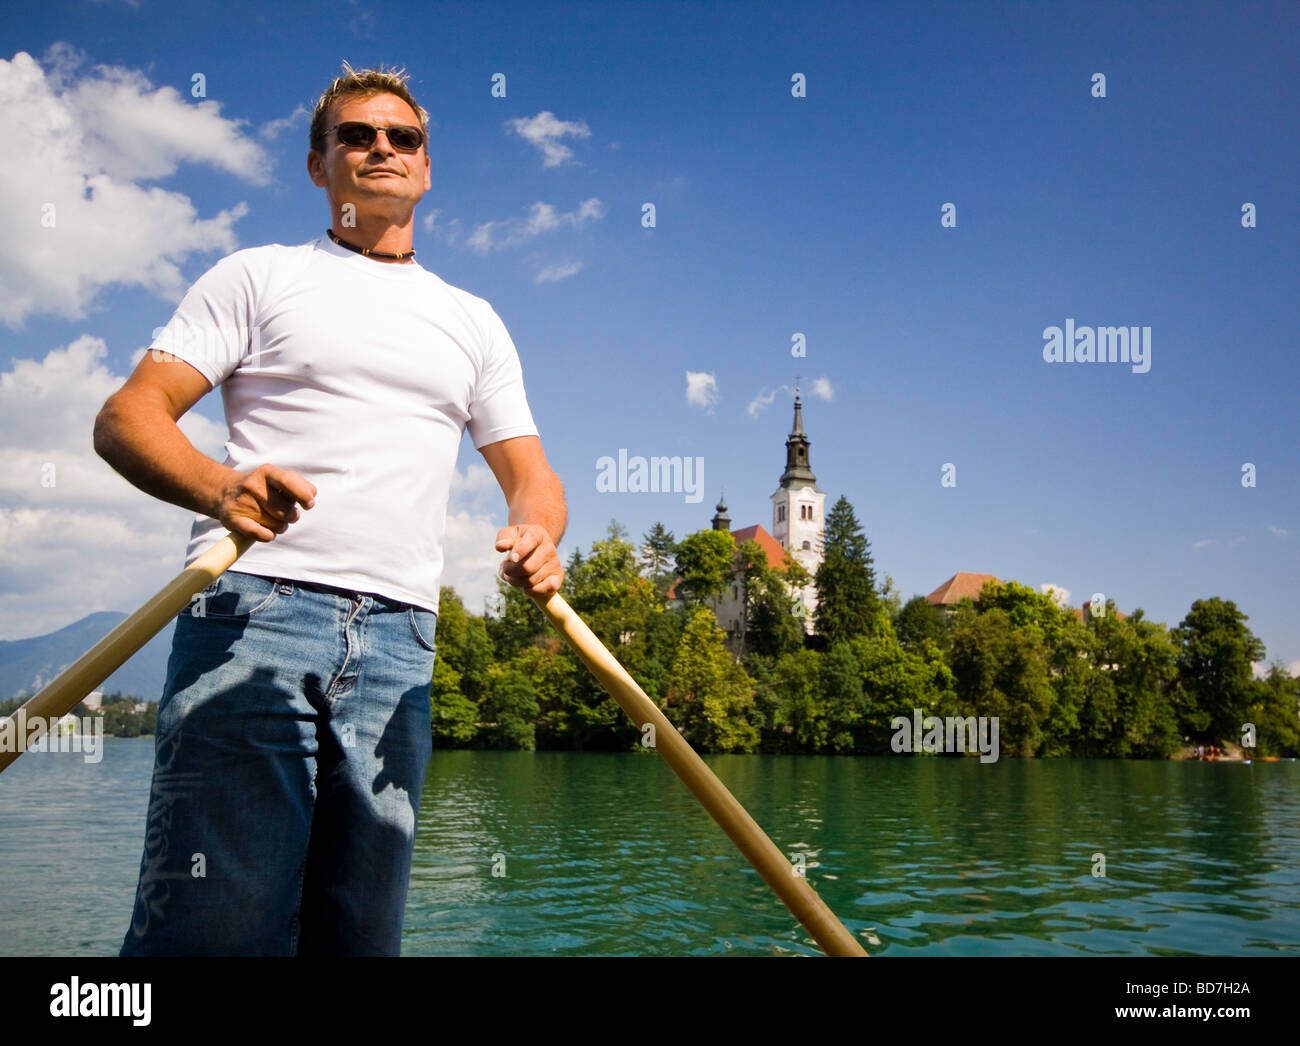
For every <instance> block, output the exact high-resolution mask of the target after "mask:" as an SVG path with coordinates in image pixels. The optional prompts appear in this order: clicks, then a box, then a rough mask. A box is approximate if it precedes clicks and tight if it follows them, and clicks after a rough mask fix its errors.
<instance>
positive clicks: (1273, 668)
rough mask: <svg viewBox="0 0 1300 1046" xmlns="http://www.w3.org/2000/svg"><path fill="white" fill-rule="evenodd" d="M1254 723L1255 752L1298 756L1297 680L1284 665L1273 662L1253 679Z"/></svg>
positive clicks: (1299, 695)
mask: <svg viewBox="0 0 1300 1046" xmlns="http://www.w3.org/2000/svg"><path fill="white" fill-rule="evenodd" d="M1250 714H1251V717H1252V718H1251V719H1250V722H1253V723H1254V724H1255V729H1256V739H1257V743H1256V751H1257V752H1258V753H1259V754H1260V755H1270V756H1272V755H1275V756H1284V755H1289V756H1297V755H1300V730H1298V729H1297V716H1298V715H1300V679H1294V678H1292V676H1291V674H1290V673H1289V672H1288V671H1287V669H1286V665H1284V664H1283V663H1282V662H1281V661H1274V662H1273V663H1272V664H1271V665H1269V668H1268V674H1267V675H1266V676H1265V677H1264V678H1263V679H1257V680H1255V700H1254V703H1253V705H1252V706H1251V710H1250Z"/></svg>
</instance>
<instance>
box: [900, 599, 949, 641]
mask: <svg viewBox="0 0 1300 1046" xmlns="http://www.w3.org/2000/svg"><path fill="white" fill-rule="evenodd" d="M894 632H895V633H896V634H897V635H898V641H899V642H900V643H901V644H902V645H903V649H905V650H922V649H924V648H925V644H926V643H927V642H929V643H934V644H935V645H936V646H938V647H940V648H945V649H946V648H947V646H948V625H947V622H945V621H944V618H943V611H942V610H940V609H939V608H938V607H936V606H933V605H932V604H931V603H930V602H929V600H927V599H926V598H925V596H913V597H912V598H911V599H909V600H908V601H907V602H906V603H904V604H903V606H902V608H901V609H900V610H899V611H898V614H897V616H896V617H895V618H894Z"/></svg>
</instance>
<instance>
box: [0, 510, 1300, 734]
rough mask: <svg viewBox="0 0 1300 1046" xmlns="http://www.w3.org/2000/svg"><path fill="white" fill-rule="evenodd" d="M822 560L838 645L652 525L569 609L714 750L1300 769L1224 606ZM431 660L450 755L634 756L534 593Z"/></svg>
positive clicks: (1294, 690) (774, 596) (1281, 713)
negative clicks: (1069, 601)
mask: <svg viewBox="0 0 1300 1046" xmlns="http://www.w3.org/2000/svg"><path fill="white" fill-rule="evenodd" d="M827 549H828V552H831V553H833V554H832V555H830V556H829V557H828V561H829V562H830V563H831V566H830V567H829V568H826V567H825V564H823V567H824V569H823V570H820V571H819V572H818V577H817V579H816V584H817V586H818V589H819V593H820V594H821V595H822V597H823V598H822V603H821V607H820V608H819V620H818V625H819V627H821V628H823V633H822V637H821V638H822V640H823V642H824V641H825V640H826V639H827V638H830V639H831V640H832V641H830V642H825V643H824V646H822V647H819V648H818V649H806V648H805V642H804V638H805V637H804V635H803V630H802V626H801V624H800V622H799V621H798V620H797V619H796V618H795V616H794V614H793V613H792V610H793V607H794V592H795V591H796V590H797V589H798V588H799V587H801V586H802V585H806V584H808V583H810V582H812V581H813V579H811V578H809V577H808V574H807V572H806V571H805V570H804V569H803V568H802V567H800V566H799V564H798V563H797V562H796V561H795V560H793V559H792V558H791V556H790V555H789V553H788V552H787V553H786V555H785V556H784V562H783V563H782V564H780V566H779V567H778V566H777V565H775V564H771V563H769V562H768V561H767V557H766V555H765V554H764V553H763V550H762V547H761V546H759V545H758V544H757V543H756V542H746V543H745V544H743V545H742V546H741V547H740V549H738V550H737V549H736V548H735V545H734V543H733V541H732V539H731V537H730V535H729V534H726V533H723V532H719V531H712V530H704V531H699V532H697V533H695V534H692V535H690V536H689V537H688V538H687V539H686V540H685V541H683V542H681V543H680V545H674V543H673V537H672V535H671V534H670V533H668V532H667V531H666V530H664V529H663V527H662V526H661V525H656V526H655V527H654V528H652V529H651V531H650V532H649V533H648V534H646V535H645V540H644V542H643V544H642V546H641V548H640V549H638V548H636V547H634V546H633V545H632V544H630V543H629V542H628V541H627V533H626V530H625V529H624V528H623V527H622V526H621V525H619V524H618V523H617V522H616V521H614V522H611V525H610V528H609V530H608V533H607V535H606V537H605V538H603V539H602V540H600V541H597V542H596V543H595V544H594V545H593V546H592V547H591V549H590V550H588V551H587V552H586V553H585V554H584V553H583V552H581V551H574V552H573V553H572V554H571V556H570V559H569V565H568V569H567V576H566V578H565V585H564V589H563V593H564V596H565V598H566V599H567V600H568V601H569V602H570V603H571V604H572V605H573V607H574V608H575V609H576V610H577V611H578V612H579V613H580V614H581V615H582V617H583V619H584V620H585V621H586V622H587V624H588V625H589V626H590V627H591V628H592V630H593V631H594V632H595V634H596V635H597V637H598V638H600V640H601V641H602V642H603V643H605V644H606V646H608V647H609V649H610V650H611V651H613V652H614V654H615V656H616V657H617V658H618V659H619V661H620V662H621V663H622V664H623V665H624V667H626V668H627V670H628V671H629V672H630V673H631V674H632V676H633V677H634V678H635V679H636V680H637V682H638V683H639V684H640V685H641V686H642V688H643V689H644V690H645V691H646V693H647V694H648V695H649V696H650V698H651V699H652V700H654V701H655V702H656V703H658V704H659V705H660V706H661V707H663V708H664V709H665V711H666V712H667V713H668V716H669V718H670V719H671V720H672V721H673V722H674V723H675V724H676V725H678V726H679V727H680V728H681V729H682V731H683V733H684V734H685V736H686V737H687V739H688V740H689V741H690V742H691V744H692V745H693V746H695V747H696V748H697V749H699V750H700V751H702V752H709V751H742V752H748V751H754V750H756V749H758V748H760V747H761V749H762V750H763V751H776V752H791V753H795V752H840V753H846V754H850V753H852V754H870V753H887V752H890V751H891V746H890V741H891V738H892V735H893V727H892V721H893V719H894V718H895V717H896V716H904V717H906V718H909V719H910V718H911V715H912V710H913V709H918V710H920V711H921V712H922V714H924V715H933V716H937V717H939V718H940V719H943V718H945V717H947V716H954V715H960V716H963V717H965V716H972V715H973V716H997V717H998V718H999V721H1000V724H999V726H1000V729H999V736H1000V742H999V743H1000V749H1001V752H1002V754H1004V755H1011V756H1014V755H1020V756H1029V755H1039V756H1063V755H1077V756H1103V757H1126V756H1135V757H1145V758H1162V757H1166V756H1169V755H1171V754H1173V753H1175V752H1176V751H1178V750H1179V748H1180V747H1181V745H1182V737H1183V734H1184V733H1187V734H1192V733H1195V734H1196V736H1197V737H1199V738H1200V739H1203V740H1231V741H1234V742H1240V741H1241V729H1242V724H1243V723H1247V722H1249V723H1253V724H1254V725H1255V726H1256V729H1257V737H1258V742H1257V752H1258V754H1259V755H1261V756H1265V755H1295V754H1300V752H1298V749H1300V721H1298V719H1297V715H1298V713H1300V680H1296V679H1293V678H1292V677H1291V676H1290V675H1289V674H1288V673H1287V672H1286V670H1285V668H1284V667H1283V666H1282V665H1280V664H1275V665H1273V666H1272V667H1271V668H1270V670H1269V673H1268V676H1267V677H1266V678H1264V679H1254V678H1253V675H1252V672H1251V662H1252V661H1259V660H1262V657H1263V647H1262V644H1260V643H1259V641H1258V640H1257V639H1256V638H1255V637H1254V636H1253V635H1251V633H1250V632H1249V631H1248V630H1247V629H1246V627H1245V621H1246V618H1245V616H1244V615H1243V614H1241V613H1240V612H1239V611H1238V610H1237V609H1236V607H1235V606H1234V605H1233V604H1232V603H1230V602H1227V601H1224V600H1221V599H1209V600H1201V601H1198V602H1196V603H1194V604H1193V606H1192V609H1191V611H1190V612H1189V614H1188V615H1187V617H1186V619H1185V620H1184V621H1183V622H1182V623H1181V624H1180V625H1179V626H1178V628H1176V629H1173V630H1170V629H1168V628H1166V627H1165V626H1164V625H1163V624H1160V623H1157V622H1151V621H1147V620H1145V618H1144V615H1143V613H1142V611H1141V610H1140V609H1139V610H1135V611H1134V612H1133V614H1132V615H1131V616H1129V617H1123V618H1122V617H1120V615H1119V613H1118V612H1117V611H1116V609H1115V605H1114V603H1113V601H1112V602H1109V603H1107V605H1106V608H1105V609H1104V610H1101V609H1100V608H1096V612H1095V613H1091V614H1089V615H1087V616H1086V618H1084V619H1082V620H1081V619H1080V618H1079V617H1078V616H1077V613H1076V612H1074V611H1071V610H1070V609H1069V608H1064V607H1061V606H1058V605H1057V604H1056V602H1055V601H1054V600H1053V599H1052V598H1051V597H1049V596H1046V595H1044V594H1043V593H1040V592H1036V591H1035V590H1034V589H1032V588H1029V587H1028V586H1025V585H1021V584H1018V583H1016V582H1006V583H991V584H989V585H987V586H985V588H984V590H983V592H982V596H981V601H980V603H979V604H975V603H974V602H972V601H971V600H963V601H962V602H961V603H959V604H958V605H957V606H956V607H955V608H954V609H953V610H952V612H951V614H950V615H949V616H948V617H946V618H945V616H944V615H943V614H942V613H940V612H939V611H938V610H937V609H936V608H934V607H932V606H930V605H929V603H927V602H926V601H925V599H924V598H923V597H920V596H917V597H915V598H913V599H911V600H909V601H908V602H907V603H905V604H902V605H899V601H898V598H897V593H896V591H895V590H894V588H893V586H892V584H891V583H890V582H888V580H887V581H886V592H885V595H884V596H881V595H878V594H877V593H876V591H875V574H874V569H873V567H872V564H871V557H870V546H869V544H868V543H867V541H866V538H865V537H864V536H863V535H862V534H861V532H860V528H858V526H857V522H856V520H855V519H854V517H853V510H852V507H851V506H850V505H849V504H848V502H847V501H845V500H844V499H840V501H839V502H837V503H836V505H835V507H834V508H833V509H832V511H831V516H830V517H828V520H827ZM669 557H672V558H669ZM738 561H739V562H738ZM670 564H671V565H672V566H673V567H675V568H676V570H677V571H680V572H681V574H682V575H683V576H684V577H685V578H686V579H687V580H686V581H684V582H683V584H682V591H683V593H684V595H685V596H686V599H687V601H688V606H687V607H686V608H685V609H678V610H673V609H670V608H668V607H667V606H666V605H665V602H664V598H663V597H664V593H665V591H666V587H667V585H668V584H669V582H670V581H671V579H672V578H673V577H675V576H676V573H675V572H674V570H672V569H670V568H669V565H670ZM737 569H739V571H740V573H741V577H739V578H736V576H735V571H736V570H737ZM733 579H735V581H743V584H744V591H745V599H746V607H745V613H746V625H747V629H746V633H745V642H744V660H743V667H742V665H741V664H738V663H737V662H736V660H735V659H734V658H733V657H732V655H731V654H730V653H729V652H728V650H727V648H726V645H725V643H724V636H723V633H722V631H721V630H720V629H719V628H718V627H717V623H716V621H715V620H714V617H713V614H712V612H711V611H710V610H708V609H707V607H704V606H702V605H701V604H702V603H703V602H705V601H707V600H708V599H710V598H712V597H713V596H715V595H717V594H720V593H721V592H722V591H723V587H724V585H726V584H730V583H733ZM827 596H829V597H830V598H829V599H827V598H825V597H827ZM437 646H438V657H437V660H436V662H435V667H434V676H433V681H432V682H433V685H432V710H431V717H432V728H433V731H434V734H435V738H436V742H437V743H438V744H441V745H445V746H454V745H489V746H494V747H508V748H525V749H526V748H532V747H534V746H537V747H544V748H545V747H551V748H556V747H563V748H568V749H612V750H622V751H626V750H629V749H636V748H639V746H640V740H641V734H640V732H639V730H638V728H637V726H636V724H633V723H631V722H629V721H628V719H627V717H626V715H624V713H623V711H622V709H621V708H620V707H619V706H618V704H617V703H616V702H615V701H614V700H613V699H612V698H611V697H610V696H609V695H608V694H606V693H605V692H604V690H602V689H601V688H600V686H599V685H598V684H597V683H596V682H595V679H594V677H593V676H592V675H591V673H590V672H589V671H588V670H587V668H586V666H585V665H583V664H582V663H581V661H580V660H579V659H578V658H577V656H576V655H575V654H574V652H573V651H572V650H571V649H570V648H569V646H568V645H567V644H566V643H564V642H563V641H562V640H560V639H559V638H558V637H557V636H556V635H554V634H553V633H552V632H551V631H550V630H549V628H548V626H547V625H546V623H545V621H544V619H543V618H542V615H541V614H540V613H539V612H538V610H537V609H536V607H535V606H534V604H533V602H532V600H531V599H529V598H528V597H527V595H525V594H524V593H523V591H522V590H520V589H517V588H514V587H513V586H508V585H504V584H503V585H502V586H501V600H500V604H499V606H498V608H497V609H496V611H495V612H494V613H492V614H490V615H488V616H487V617H486V618H484V617H479V616H477V615H474V614H471V613H469V612H467V611H466V610H465V607H464V605H463V603H462V602H461V600H460V599H459V598H458V597H457V596H456V594H455V593H454V592H453V591H452V590H451V589H444V590H443V592H442V601H441V608H440V612H439V618H438V631H437ZM21 703H22V699H17V700H15V701H11V702H7V703H6V704H7V705H8V707H9V708H10V710H13V709H16V708H17V707H18V706H19V705H20V704H21ZM134 704H135V702H134V699H126V698H121V696H120V695H114V696H112V697H110V698H106V699H105V705H106V709H105V715H106V720H107V719H109V717H117V718H118V719H121V720H123V721H126V720H127V719H129V717H130V716H131V715H132V714H135V713H133V706H134ZM0 707H3V706H0ZM151 715H153V716H156V706H151V708H150V710H149V711H148V712H146V713H143V714H141V715H140V722H139V723H138V724H136V725H135V726H132V725H131V724H130V723H125V725H124V726H123V727H122V729H123V730H124V731H125V732H127V733H129V732H131V731H132V730H133V729H137V730H148V729H152V726H151V725H149V717H150V716H151Z"/></svg>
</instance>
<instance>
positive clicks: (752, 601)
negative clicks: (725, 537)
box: [740, 540, 804, 657]
mask: <svg viewBox="0 0 1300 1046" xmlns="http://www.w3.org/2000/svg"><path fill="white" fill-rule="evenodd" d="M740 561H741V563H742V564H743V571H744V584H745V650H746V651H748V652H752V653H755V654H758V655H760V656H763V657H780V656H781V655H782V654H786V653H792V652H793V651H796V650H799V649H801V648H802V647H803V634H804V633H803V625H802V623H801V622H800V620H799V618H798V617H796V616H795V612H794V611H795V603H796V600H795V597H794V596H793V595H792V594H791V592H790V590H789V588H788V586H787V583H786V580H785V576H784V575H783V574H781V573H780V572H779V571H777V570H775V569H774V568H773V567H771V566H770V565H769V564H768V562H767V553H766V552H764V551H763V547H762V546H761V545H760V544H759V543H758V542H757V541H752V540H751V541H745V542H743V543H742V544H741V546H740Z"/></svg>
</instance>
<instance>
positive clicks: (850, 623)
mask: <svg viewBox="0 0 1300 1046" xmlns="http://www.w3.org/2000/svg"><path fill="white" fill-rule="evenodd" d="M823 541H824V547H823V558H822V562H821V563H820V564H819V565H818V567H817V576H816V584H817V634H818V635H820V636H821V637H822V638H823V639H824V640H825V642H826V644H827V645H828V646H834V645H835V644H836V643H838V642H842V641H844V640H847V639H852V638H853V637H854V636H860V635H872V634H878V632H879V629H880V617H879V613H878V611H879V609H880V597H879V595H878V594H877V592H876V573H875V570H874V569H873V568H872V562H871V543H870V542H869V541H868V540H867V538H866V535H865V534H863V533H862V528H861V527H860V526H859V525H858V519H857V516H856V515H855V514H854V512H853V506H852V505H850V504H849V502H848V499H847V498H845V497H844V496H843V495H840V498H839V500H838V501H836V502H835V504H834V506H832V508H831V510H830V512H829V513H828V514H827V516H826V525H825V529H824V531H823Z"/></svg>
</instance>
